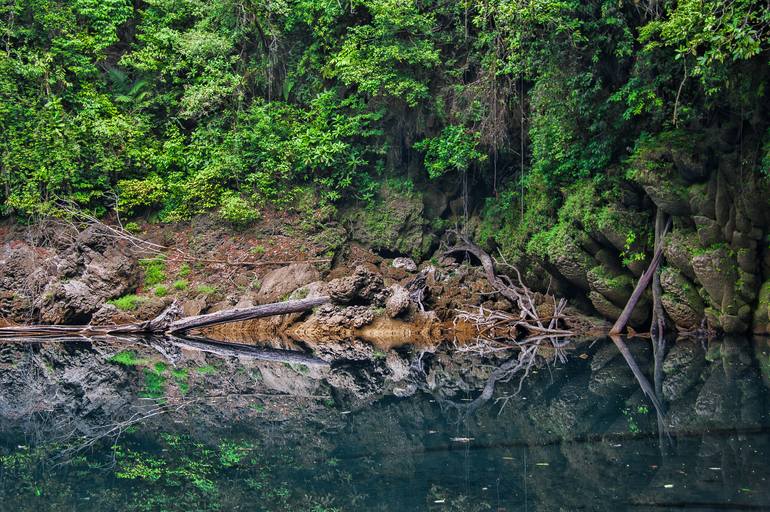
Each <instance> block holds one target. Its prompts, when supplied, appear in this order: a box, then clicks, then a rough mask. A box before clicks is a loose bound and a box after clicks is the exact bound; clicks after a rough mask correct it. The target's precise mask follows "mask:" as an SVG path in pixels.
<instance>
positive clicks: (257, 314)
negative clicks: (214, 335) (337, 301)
mask: <svg viewBox="0 0 770 512" xmlns="http://www.w3.org/2000/svg"><path fill="white" fill-rule="evenodd" d="M329 302H331V298H330V297H318V298H316V299H301V300H287V301H286V302H275V303H273V304H265V305H263V306H254V307H250V308H242V309H228V310H225V311H217V312H216V313H208V314H206V315H198V316H190V317H187V318H182V319H181V320H177V321H175V322H171V324H170V325H169V326H168V328H167V329H166V332H167V333H169V334H178V333H180V332H185V331H189V330H191V329H201V328H203V327H211V326H212V325H219V324H225V323H229V322H241V321H243V320H252V319H254V318H264V317H267V316H275V315H286V314H289V313H301V312H303V311H309V310H311V309H313V308H314V307H317V306H320V305H322V304H327V303H329Z"/></svg>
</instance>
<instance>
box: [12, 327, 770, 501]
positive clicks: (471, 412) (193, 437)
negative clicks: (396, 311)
mask: <svg viewBox="0 0 770 512" xmlns="http://www.w3.org/2000/svg"><path fill="white" fill-rule="evenodd" d="M281 343H282V342H278V345H277V349H276V347H262V346H260V347H242V346H237V345H235V346H233V345H232V344H227V343H219V344H217V345H213V346H212V345H210V344H208V343H206V342H205V341H203V340H200V339H187V340H179V339H177V340H166V339H143V340H136V339H122V340H115V339H110V340H98V339H97V340H92V341H80V342H77V343H16V344H6V345H2V346H0V432H2V436H1V437H0V439H1V440H2V443H1V444H2V446H1V447H0V509H3V510H33V509H35V510H74V509H75V508H77V509H78V510H80V511H83V510H315V511H323V510H327V511H328V510H405V511H406V510H463V511H465V510H511V511H512V510H575V509H586V510H625V509H634V510H667V509H674V508H688V509H695V510H754V509H756V510H764V509H768V508H769V507H770V488H769V487H768V485H767V478H768V477H769V476H770V464H769V463H768V460H770V459H769V457H768V456H770V435H769V432H768V426H770V422H769V421H768V401H767V398H766V396H767V394H768V393H767V391H768V383H769V382H770V373H768V369H770V363H769V362H768V361H770V357H769V355H768V354H770V348H769V346H768V342H767V340H764V339H755V340H748V339H744V338H725V339H721V340H710V341H688V340H678V341H677V342H676V343H674V344H671V346H670V349H669V352H668V354H667V356H666V358H665V359H664V362H663V365H662V373H663V376H664V379H663V382H662V395H663V396H662V397H661V398H662V401H663V406H664V407H665V412H666V414H665V417H664V421H665V427H666V428H667V429H668V431H669V432H670V434H671V439H672V441H673V446H672V448H671V449H668V450H663V451H661V449H660V448H661V445H660V440H659V438H658V433H659V427H658V422H657V419H656V414H655V408H654V407H653V405H652V404H651V402H650V400H649V398H648V397H647V396H645V394H644V392H643V390H642V388H641V387H640V385H639V381H638V378H637V377H635V375H634V373H633V372H632V371H631V370H630V369H629V366H628V364H627V360H626V359H625V358H624V357H623V355H622V354H621V353H620V352H619V351H618V347H617V346H616V345H615V344H614V343H612V342H611V341H609V340H604V339H602V340H583V341H577V340H573V341H572V342H571V343H569V345H557V346H554V345H553V344H552V343H551V342H548V343H543V344H541V346H539V347H538V346H536V345H529V346H525V347H523V348H522V349H520V350H516V351H513V352H511V351H503V350H499V351H487V352H485V353H483V354H479V352H478V350H471V349H470V348H469V347H466V348H465V349H462V348H461V349H459V350H458V349H457V348H456V347H455V348H452V347H438V348H437V347H433V346H430V347H426V346H422V347H413V346H408V345H406V346H402V347H400V348H398V349H396V350H382V349H380V348H376V347H373V346H372V345H371V344H370V343H364V342H362V341H356V340H353V341H350V342H347V343H345V344H327V345H325V346H324V345H315V346H312V347H308V346H304V347H303V346H299V345H294V346H292V347H290V348H291V349H293V350H292V351H287V350H286V348H287V347H286V346H284V345H281ZM255 344H256V342H255ZM626 345H627V348H628V353H629V354H630V355H631V356H632V358H633V361H635V363H636V364H637V365H638V367H639V370H640V371H641V372H642V374H643V375H644V376H645V377H646V378H649V377H650V376H652V374H653V372H652V365H653V357H652V351H651V349H650V343H649V340H627V342H626ZM533 346H535V347H536V348H535V349H532V348H531V347H533ZM268 349H269V350H268ZM301 349H304V352H301V351H300V350H301Z"/></svg>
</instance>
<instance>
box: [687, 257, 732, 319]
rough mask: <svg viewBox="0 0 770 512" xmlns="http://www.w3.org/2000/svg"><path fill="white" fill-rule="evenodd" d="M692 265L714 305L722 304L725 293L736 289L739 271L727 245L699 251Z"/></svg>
mask: <svg viewBox="0 0 770 512" xmlns="http://www.w3.org/2000/svg"><path fill="white" fill-rule="evenodd" d="M692 267H693V271H694V273H695V276H696V278H697V280H698V282H699V283H700V284H701V285H702V286H703V288H704V289H705V290H706V293H707V294H708V297H709V299H710V301H711V303H712V304H713V305H715V306H720V305H721V304H722V299H723V297H724V296H725V293H727V292H729V291H730V290H734V289H735V283H736V281H737V280H738V273H737V269H736V267H735V262H734V261H733V258H732V257H731V255H730V251H729V249H728V248H727V246H726V245H723V244H721V245H715V246H712V247H710V248H709V249H705V250H702V251H699V252H698V253H697V254H696V255H695V256H694V257H693V260H692Z"/></svg>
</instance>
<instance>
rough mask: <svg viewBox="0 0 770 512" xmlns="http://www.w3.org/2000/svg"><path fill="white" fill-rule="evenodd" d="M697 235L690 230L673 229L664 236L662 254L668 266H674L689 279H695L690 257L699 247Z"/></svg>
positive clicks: (691, 257)
mask: <svg viewBox="0 0 770 512" xmlns="http://www.w3.org/2000/svg"><path fill="white" fill-rule="evenodd" d="M699 247H700V245H699V244H698V237H697V235H696V234H695V233H694V232H693V231H690V230H686V229H675V230H673V231H672V232H671V233H669V234H668V235H667V236H666V239H665V244H664V246H663V255H664V256H665V257H666V262H667V263H668V264H669V266H672V267H675V268H676V269H677V270H679V271H680V272H682V273H683V274H684V275H685V276H687V277H688V278H689V279H690V280H693V279H695V271H694V270H693V268H692V259H693V257H694V256H695V253H696V251H697V250H698V249H699Z"/></svg>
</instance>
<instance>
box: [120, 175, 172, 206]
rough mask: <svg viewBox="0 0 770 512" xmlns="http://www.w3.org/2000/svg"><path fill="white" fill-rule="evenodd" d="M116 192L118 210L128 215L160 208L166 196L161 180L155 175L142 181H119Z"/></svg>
mask: <svg viewBox="0 0 770 512" xmlns="http://www.w3.org/2000/svg"><path fill="white" fill-rule="evenodd" d="M118 191H119V192H120V195H119V196H118V210H120V211H122V212H126V213H129V214H131V213H136V212H138V211H139V210H145V209H149V208H153V207H157V206H160V205H161V204H162V203H163V200H164V199H165V196H166V194H165V190H164V184H163V180H162V179H161V178H160V177H159V176H156V175H151V176H148V177H147V178H145V179H143V180H121V181H119V182H118Z"/></svg>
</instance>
